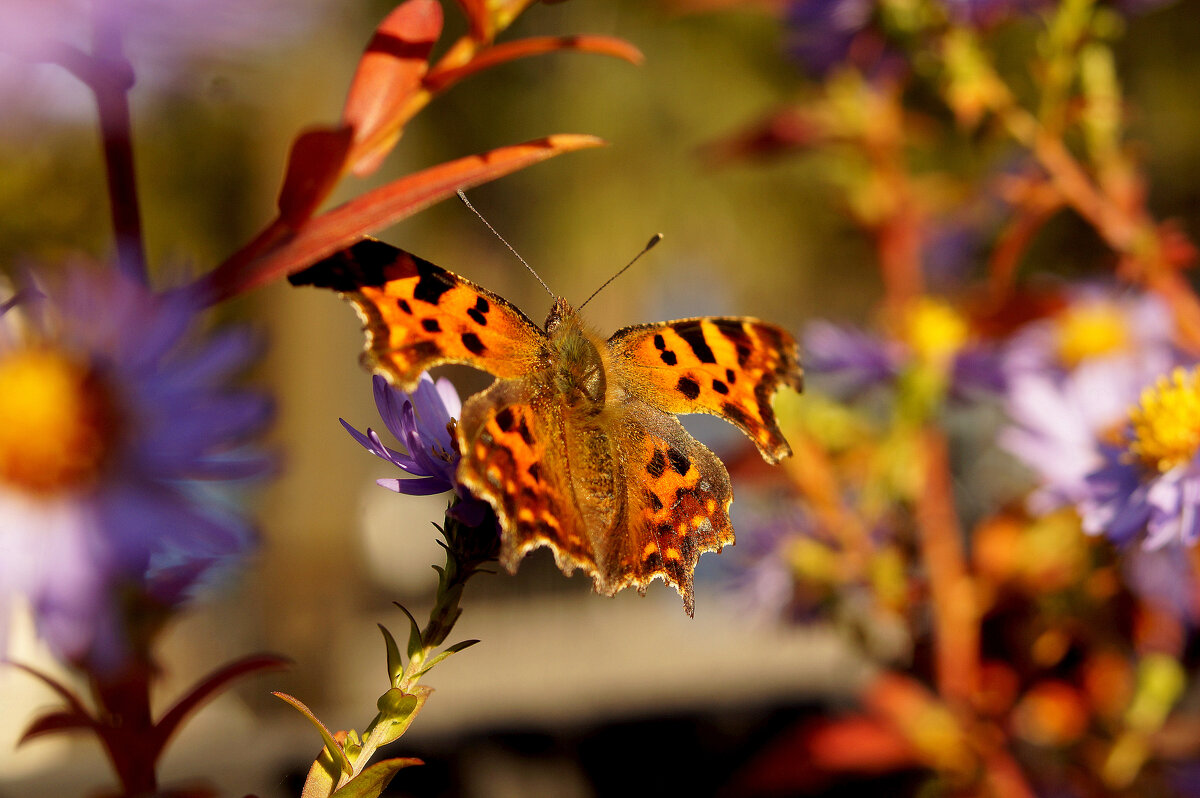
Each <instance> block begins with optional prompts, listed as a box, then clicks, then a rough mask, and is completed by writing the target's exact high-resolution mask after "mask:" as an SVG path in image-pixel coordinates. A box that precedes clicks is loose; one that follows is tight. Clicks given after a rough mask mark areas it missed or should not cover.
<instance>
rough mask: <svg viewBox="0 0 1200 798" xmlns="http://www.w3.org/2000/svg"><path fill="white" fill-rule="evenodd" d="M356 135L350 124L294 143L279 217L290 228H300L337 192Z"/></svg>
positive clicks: (316, 131) (308, 134) (303, 136)
mask: <svg viewBox="0 0 1200 798" xmlns="http://www.w3.org/2000/svg"><path fill="white" fill-rule="evenodd" d="M354 134H355V131H354V129H353V128H352V127H350V126H348V125H346V126H342V127H337V128H328V127H318V128H312V129H310V130H306V131H304V132H303V133H301V134H300V135H299V136H297V137H296V140H295V141H294V142H292V151H291V152H290V153H288V165H287V171H286V172H285V173H284V177H283V188H281V189H280V190H279V199H278V200H277V205H278V207H279V218H280V220H281V221H282V222H283V223H284V224H286V225H287V226H288V227H293V228H295V227H299V226H300V225H301V224H302V223H303V222H304V221H305V220H307V219H308V218H309V217H310V216H312V215H313V214H314V213H316V211H317V208H319V207H320V206H321V203H322V202H324V201H325V198H326V197H328V196H329V193H330V192H331V191H333V188H334V186H336V185H337V182H338V180H339V179H340V178H341V176H342V172H343V171H345V167H346V160H347V158H348V156H349V154H350V146H351V143H352V142H353V139H354Z"/></svg>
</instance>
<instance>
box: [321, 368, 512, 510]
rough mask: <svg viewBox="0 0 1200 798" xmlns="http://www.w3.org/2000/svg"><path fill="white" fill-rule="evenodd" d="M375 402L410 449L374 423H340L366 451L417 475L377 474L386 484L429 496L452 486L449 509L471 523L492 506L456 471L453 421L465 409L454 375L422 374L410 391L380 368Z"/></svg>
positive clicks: (374, 381)
mask: <svg viewBox="0 0 1200 798" xmlns="http://www.w3.org/2000/svg"><path fill="white" fill-rule="evenodd" d="M371 385H372V388H373V390H374V392H375V406H376V407H377V408H378V409H379V417H380V418H382V419H383V423H384V426H385V427H387V429H388V431H389V432H391V433H392V435H393V436H394V437H395V438H396V440H398V441H400V442H401V443H402V444H403V445H404V447H405V448H406V449H407V450H408V453H407V454H405V453H404V452H398V451H396V450H395V449H392V448H389V447H388V446H386V445H384V443H383V441H382V439H380V437H379V433H377V432H375V430H373V429H371V428H370V427H368V428H367V431H366V434H363V433H361V432H359V431H358V430H357V429H355V428H354V427H352V426H350V425H349V424H348V423H346V421H345V420H344V419H341V422H342V426H343V427H345V428H346V431H347V432H349V433H350V435H351V436H352V437H353V438H354V440H356V441H358V442H359V444H361V445H362V446H363V448H365V449H366V450H367V451H369V452H370V453H371V454H373V455H375V456H376V457H380V458H382V459H384V460H386V461H388V462H389V463H391V464H392V465H394V466H396V467H397V468H399V469H400V470H402V471H405V472H406V473H408V474H411V475H413V476H414V477H417V478H416V479H395V478H393V479H379V480H376V482H377V483H378V484H379V485H381V486H382V487H385V488H387V489H388V490H393V491H395V492H397V493H404V494H407V495H409V496H429V495H432V494H435V493H445V492H446V491H454V492H455V493H456V494H458V496H459V498H460V499H461V501H460V502H457V503H456V504H455V505H454V507H453V508H451V514H452V515H453V516H454V517H455V518H457V519H458V520H459V521H461V522H462V523H463V524H465V525H467V526H469V527H476V526H479V524H480V523H482V522H483V520H484V518H485V517H486V515H487V512H488V510H489V509H490V507H489V505H488V504H487V503H486V502H484V501H482V500H480V499H476V498H475V497H474V496H472V495H471V493H470V492H469V491H468V490H467V489H466V488H465V487H463V486H462V485H460V484H459V482H458V477H457V475H456V473H457V469H458V461H459V458H460V456H461V455H460V453H459V451H458V442H457V441H455V440H454V439H453V438H452V436H451V434H450V425H451V424H452V423H453V422H454V420H455V418H456V417H457V416H458V415H459V414H460V413H461V412H462V401H461V400H460V399H459V398H458V393H457V392H456V391H455V390H454V386H453V385H451V384H450V381H449V380H447V379H445V378H442V379H439V380H438V381H437V382H436V383H435V382H434V381H433V379H432V378H431V377H430V376H429V375H428V374H422V375H421V380H420V382H419V383H418V384H417V389H416V390H415V391H413V392H412V394H406V393H404V392H402V391H399V390H397V389H395V388H393V387H392V386H391V385H390V384H388V381H387V380H386V379H384V378H383V377H381V376H379V375H378V374H376V375H374V377H373V378H372V383H371Z"/></svg>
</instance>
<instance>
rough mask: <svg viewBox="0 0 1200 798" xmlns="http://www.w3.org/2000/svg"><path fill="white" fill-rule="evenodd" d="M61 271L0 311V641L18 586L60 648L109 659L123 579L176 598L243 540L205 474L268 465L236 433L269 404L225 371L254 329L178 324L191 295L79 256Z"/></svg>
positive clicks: (227, 476) (237, 551)
mask: <svg viewBox="0 0 1200 798" xmlns="http://www.w3.org/2000/svg"><path fill="white" fill-rule="evenodd" d="M58 277H59V278H60V279H56V280H53V281H48V282H47V285H46V286H45V294H44V295H42V294H39V293H38V292H36V291H30V290H26V291H23V292H22V293H21V297H22V300H21V301H20V302H19V304H18V305H17V306H16V310H18V311H19V312H13V309H11V308H10V309H9V312H7V313H5V314H4V317H3V319H2V320H0V519H3V521H2V522H0V641H3V640H4V639H5V629H4V626H5V624H6V623H7V620H8V617H9V615H10V609H11V606H12V602H13V600H14V598H16V597H17V596H18V595H23V596H25V597H26V598H27V599H28V601H29V604H30V606H31V608H32V610H33V613H34V618H35V622H36V624H37V629H38V632H39V634H40V635H41V636H42V637H43V638H44V639H45V640H46V641H47V643H48V644H49V645H50V647H51V648H52V650H53V651H54V652H55V653H56V654H57V655H59V656H62V657H64V658H67V659H69V660H73V661H78V662H83V661H87V662H89V663H91V664H92V665H93V666H95V667H110V666H115V665H116V664H118V663H119V662H120V660H121V658H122V656H123V655H124V654H125V653H126V651H127V649H126V648H125V644H126V642H127V641H126V639H125V633H126V631H127V630H126V629H125V628H124V626H123V623H122V618H121V616H120V614H119V613H118V612H117V606H116V605H117V603H118V596H119V594H120V593H122V592H124V591H126V590H127V589H128V588H130V587H132V588H134V589H135V590H136V591H138V592H139V593H142V594H144V595H146V596H147V597H148V598H150V599H151V600H153V601H155V602H158V603H160V604H162V605H166V606H174V605H177V604H179V603H181V602H183V601H184V600H186V599H187V598H188V597H189V596H190V595H191V594H193V593H194V592H195V591H196V590H197V589H199V588H200V587H201V586H202V583H203V582H205V581H207V580H210V579H212V578H213V577H214V576H216V575H218V574H219V573H220V572H223V571H225V570H226V566H230V565H233V564H235V563H236V561H237V560H238V559H239V555H242V554H244V553H245V552H247V551H248V550H249V549H250V548H251V547H252V545H253V543H254V536H253V534H252V532H251V529H250V527H249V525H248V524H247V522H246V521H245V519H244V518H243V517H242V516H241V515H240V514H239V513H238V512H237V511H236V510H235V509H234V508H233V507H232V506H230V504H229V502H228V500H227V499H225V498H224V497H222V496H220V495H218V493H217V492H216V490H215V488H216V487H218V486H219V485H220V483H225V484H226V485H228V484H229V483H230V482H232V481H240V480H245V479H246V478H249V477H253V476H258V475H261V474H263V473H264V472H265V471H267V470H268V469H269V468H270V466H271V461H270V460H269V459H268V458H266V457H264V456H261V455H258V454H256V453H253V452H249V453H248V452H247V451H246V450H245V448H244V447H245V446H246V445H247V444H248V443H249V442H250V440H251V439H252V438H253V437H254V436H255V435H257V434H258V433H259V432H261V431H262V430H263V429H264V427H265V426H266V424H267V422H268V421H269V419H270V417H271V404H270V402H269V401H268V399H267V398H266V397H264V396H262V395H260V394H258V393H253V392H249V391H244V390H236V389H231V388H229V387H227V386H226V385H225V382H226V380H227V379H228V377H229V376H230V375H231V374H232V373H234V372H236V371H238V370H240V369H242V368H243V367H244V366H245V365H247V363H248V362H249V360H250V359H251V357H252V356H253V355H254V354H255V351H256V349H257V346H256V345H255V343H254V341H253V339H252V338H251V337H250V336H249V335H248V334H247V332H246V331H245V330H242V329H237V330H224V331H221V332H218V333H215V334H213V335H212V336H211V337H209V339H208V340H206V341H198V340H196V339H195V338H193V337H191V336H189V335H188V331H189V329H190V328H191V327H192V325H193V323H194V322H195V321H196V309H197V307H196V305H195V304H194V303H193V302H192V301H191V300H190V298H189V297H188V296H187V295H185V294H183V293H178V294H171V295H161V294H152V293H150V292H149V291H148V290H147V289H146V288H145V287H143V286H141V285H138V284H135V283H133V282H131V281H128V280H127V279H126V278H124V277H123V276H121V275H120V274H119V273H117V272H116V271H115V270H107V269H100V268H91V269H88V268H85V267H84V266H83V265H81V264H76V265H73V266H71V267H70V268H68V269H66V270H65V271H64V272H63V273H62V274H61V275H58ZM18 317H20V318H18ZM0 645H3V644H2V642H0Z"/></svg>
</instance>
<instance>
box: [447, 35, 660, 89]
mask: <svg viewBox="0 0 1200 798" xmlns="http://www.w3.org/2000/svg"><path fill="white" fill-rule="evenodd" d="M559 50H574V51H576V52H581V53H596V54H598V55H611V56H613V57H615V58H620V59H623V60H625V61H628V62H629V63H631V64H634V65H635V66H636V65H640V64H641V63H642V61H643V60H644V56H643V55H642V52H641V50H639V49H637V48H636V47H634V46H633V45H632V44H630V43H629V42H627V41H625V40H624V39H618V38H616V37H614V36H537V37H532V38H528V39H520V40H518V41H515V42H505V43H504V44H497V45H495V46H494V47H489V48H487V49H486V50H483V51H481V52H480V53H478V54H477V55H476V56H475V57H474V58H472V59H471V60H470V61H469V62H467V63H466V64H463V65H462V66H457V67H454V68H451V69H435V70H434V71H433V72H430V73H429V77H427V78H426V79H425V86H426V88H428V89H429V90H430V91H434V92H437V91H442V90H443V89H445V88H447V87H448V86H450V85H452V84H454V83H457V82H458V81H460V80H462V79H463V78H467V77H470V76H471V75H475V74H478V73H479V72H482V71H484V70H486V69H491V68H492V67H494V66H497V65H499V64H503V63H507V62H508V61H515V60H516V59H518V58H528V57H529V56H532V55H541V54H543V53H553V52H557V51H559Z"/></svg>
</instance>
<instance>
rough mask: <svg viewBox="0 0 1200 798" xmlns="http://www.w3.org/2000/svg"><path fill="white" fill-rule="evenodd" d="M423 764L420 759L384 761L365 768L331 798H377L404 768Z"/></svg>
mask: <svg viewBox="0 0 1200 798" xmlns="http://www.w3.org/2000/svg"><path fill="white" fill-rule="evenodd" d="M423 764H425V763H424V762H422V761H421V760H420V759H413V758H404V759H384V760H383V761H381V762H376V763H375V764H373V765H371V766H369V767H367V768H365V769H364V770H363V772H362V773H359V774H358V775H357V776H355V777H354V778H353V779H351V780H350V781H348V782H346V784H345V785H344V786H343V787H342V788H341V789H340V790H338V791H337V792H335V793H334V794H333V796H332V798H377V796H378V795H379V794H380V793H382V792H383V791H384V790H385V789H386V788H387V786H388V784H389V783H390V782H391V780H392V778H393V777H394V776H395V775H396V774H397V773H399V772H400V771H401V770H403V769H404V768H406V767H411V766H412V765H423Z"/></svg>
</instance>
